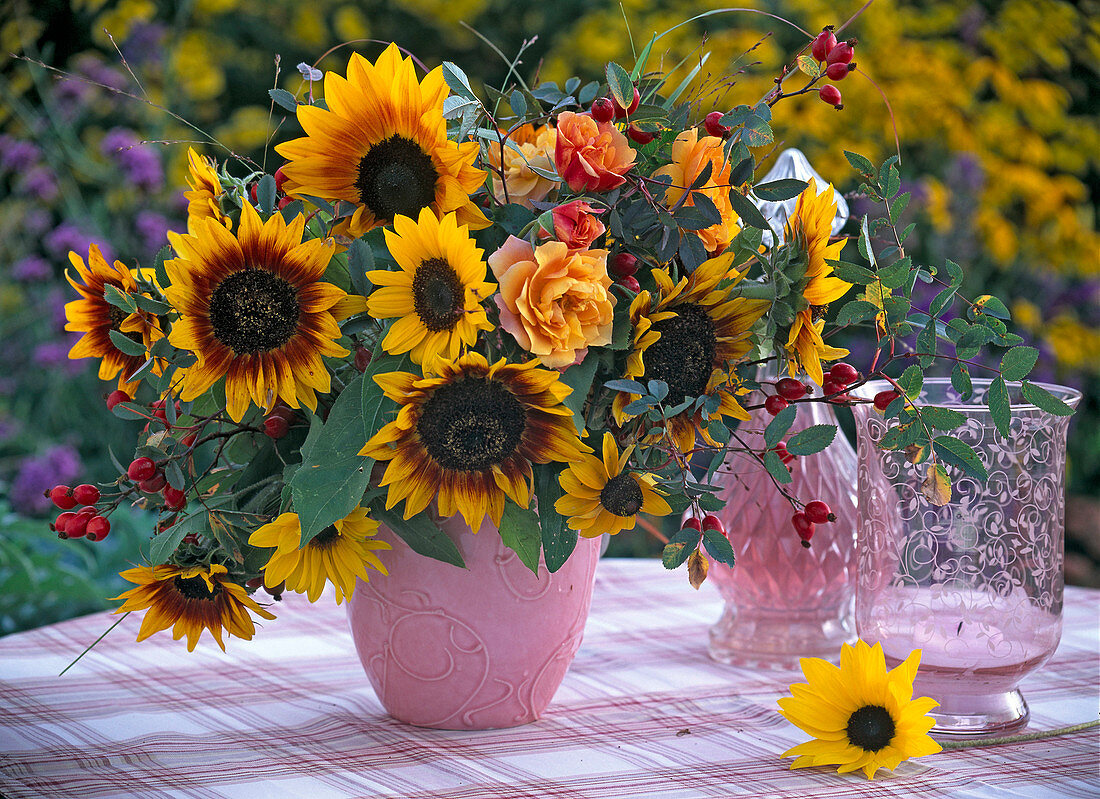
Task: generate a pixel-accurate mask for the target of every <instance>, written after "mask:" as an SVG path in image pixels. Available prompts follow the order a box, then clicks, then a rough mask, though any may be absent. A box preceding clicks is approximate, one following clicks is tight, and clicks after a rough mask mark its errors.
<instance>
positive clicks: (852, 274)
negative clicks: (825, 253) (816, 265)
mask: <svg viewBox="0 0 1100 799" xmlns="http://www.w3.org/2000/svg"><path fill="white" fill-rule="evenodd" d="M826 263H828V264H830V265H831V266H832V267H833V277H838V278H840V279H841V280H843V281H844V282H845V283H854V284H855V285H858V286H867V285H869V284H871V283H874V282H875V273H874V272H872V271H871V270H870V269H868V268H867V267H865V266H860V265H859V264H853V263H849V262H848V261H827V262H826Z"/></svg>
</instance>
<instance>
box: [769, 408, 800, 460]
mask: <svg viewBox="0 0 1100 799" xmlns="http://www.w3.org/2000/svg"><path fill="white" fill-rule="evenodd" d="M797 413H798V406H797V405H788V406H787V407H786V408H784V409H783V410H781V411H780V412H779V413H777V414H776V415H775V418H774V419H772V420H771V421H770V422H768V426H767V427H765V428H764V445H765V446H766V447H768V449H771V448H772V447H774V446H775V445H776V444H778V443H779V442H780V441H782V440H783V436H785V435H786V434H787V431H788V430H790V429H791V425H792V424H794V420H795V415H796V414H797Z"/></svg>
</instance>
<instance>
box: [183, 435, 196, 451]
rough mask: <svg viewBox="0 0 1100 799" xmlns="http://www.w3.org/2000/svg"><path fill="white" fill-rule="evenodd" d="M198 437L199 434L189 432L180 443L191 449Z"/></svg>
mask: <svg viewBox="0 0 1100 799" xmlns="http://www.w3.org/2000/svg"><path fill="white" fill-rule="evenodd" d="M196 438H198V436H196V435H195V434H194V433H188V434H187V435H185V436H184V437H183V438H181V439H180V444H181V445H182V446H184V447H185V448H187V449H191V447H193V446H195V439H196Z"/></svg>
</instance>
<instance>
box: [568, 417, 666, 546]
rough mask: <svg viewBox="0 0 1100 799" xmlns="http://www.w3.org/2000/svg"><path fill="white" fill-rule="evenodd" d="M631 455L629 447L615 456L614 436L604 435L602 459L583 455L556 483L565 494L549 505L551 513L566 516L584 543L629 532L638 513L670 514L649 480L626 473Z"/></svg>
mask: <svg viewBox="0 0 1100 799" xmlns="http://www.w3.org/2000/svg"><path fill="white" fill-rule="evenodd" d="M633 451H634V447H633V445H631V446H629V447H627V448H626V449H624V450H623V451H622V453H621V454H620V453H619V448H618V446H617V445H616V444H615V437H614V436H613V435H611V433H609V432H605V433H604V434H603V452H602V453H601V454H602V455H603V458H602V459H601V458H597V457H596V456H595V455H585V456H584V458H582V459H581V460H580V461H578V462H577V463H571V464H569V466H568V467H567V468H566V469H565V471H563V472H562V473H561V477H560V478H559V483H560V485H561V488H562V490H563V491H564V492H565V493H564V494H562V496H561V497H560V498H559V499H558V501H557V502H556V503H554V510H556V511H557V512H558V513H560V514H561V515H562V516H568V517H569V518H568V520H567V521H568V524H569V526H570V527H571V528H573V529H574V530H576V531H577V532H579V533H580V534H581V535H582V536H584V537H585V538H596V537H597V536H600V535H603V534H604V533H606V534H608V535H615V534H616V533H618V532H620V531H622V530H633V529H634V527H635V525H636V524H637V523H638V514H639V513H647V514H649V515H650V516H666V515H668V514H669V513H672V508H671V507H670V506H669V504H668V502H666V501H665V499H664V493H663V492H662V491H661V490H660V489H659V488H657V487H656V486H655V483H656V481H657V478H656V477H655V476H654V475H652V474H649V473H637V472H630V471H626V465H627V463H629V461H630V455H631V454H632V453H633Z"/></svg>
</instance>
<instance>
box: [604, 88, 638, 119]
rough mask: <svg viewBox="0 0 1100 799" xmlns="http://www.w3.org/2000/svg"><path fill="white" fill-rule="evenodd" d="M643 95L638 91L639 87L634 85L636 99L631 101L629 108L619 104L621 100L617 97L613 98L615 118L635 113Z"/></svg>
mask: <svg viewBox="0 0 1100 799" xmlns="http://www.w3.org/2000/svg"><path fill="white" fill-rule="evenodd" d="M641 99H642V96H641V95H640V94H639V93H638V87H637V86H635V87H634V99H633V100H631V101H630V107H629V108H623V107H622V106H621V105H619V101H618V100H616V99H615V98H611V103H612V104H613V105H614V106H615V119H622V118H623V117H625V116H627V115H629V114H633V113H634V112H635V111H637V110H638V103H639V102H640V101H641Z"/></svg>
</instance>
